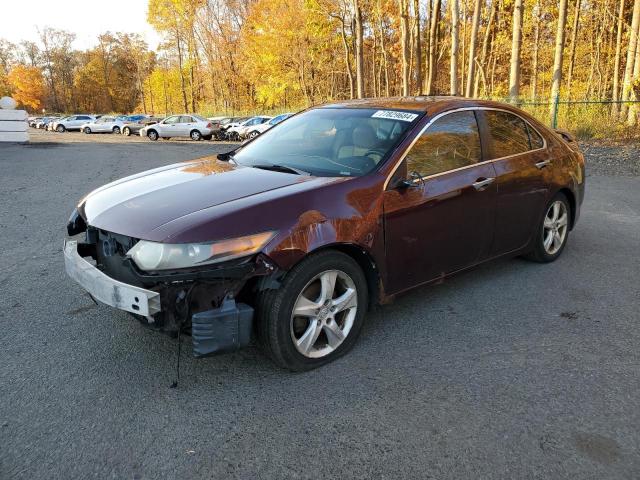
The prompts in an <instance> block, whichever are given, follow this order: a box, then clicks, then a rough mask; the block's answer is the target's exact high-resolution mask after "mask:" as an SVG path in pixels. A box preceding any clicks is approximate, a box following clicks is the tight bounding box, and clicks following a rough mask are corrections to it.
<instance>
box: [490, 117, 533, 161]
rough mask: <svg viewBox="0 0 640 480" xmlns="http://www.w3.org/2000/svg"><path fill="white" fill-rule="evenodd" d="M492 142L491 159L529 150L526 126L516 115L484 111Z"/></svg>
mask: <svg viewBox="0 0 640 480" xmlns="http://www.w3.org/2000/svg"><path fill="white" fill-rule="evenodd" d="M485 118H486V119H487V125H488V127H489V134H490V135H491V140H492V142H493V155H492V158H502V157H508V156H509V155H516V154H518V153H523V152H526V151H528V150H531V146H530V145H529V133H528V132H527V125H526V124H525V122H524V120H522V119H521V118H520V117H518V116H517V115H513V114H512V113H508V112H500V111H496V110H487V111H485Z"/></svg>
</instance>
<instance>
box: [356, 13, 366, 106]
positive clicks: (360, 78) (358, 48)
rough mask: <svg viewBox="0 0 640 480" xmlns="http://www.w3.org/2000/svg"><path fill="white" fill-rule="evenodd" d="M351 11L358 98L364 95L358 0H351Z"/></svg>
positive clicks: (360, 18) (361, 37)
mask: <svg viewBox="0 0 640 480" xmlns="http://www.w3.org/2000/svg"><path fill="white" fill-rule="evenodd" d="M353 12H354V16H355V23H356V85H357V87H358V98H363V97H364V52H363V37H364V31H363V27H362V9H361V8H360V0H353Z"/></svg>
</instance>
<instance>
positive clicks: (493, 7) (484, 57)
mask: <svg viewBox="0 0 640 480" xmlns="http://www.w3.org/2000/svg"><path fill="white" fill-rule="evenodd" d="M497 10H498V0H493V2H492V3H491V13H489V20H488V21H487V29H486V30H485V32H484V39H483V41H482V53H481V54H480V66H481V67H482V68H483V69H484V68H486V65H487V58H488V57H487V55H488V53H489V42H490V40H491V29H492V28H493V23H494V21H495V17H496V11H497ZM483 78H485V94H486V74H483ZM478 87H479V78H477V77H476V81H475V84H474V86H473V96H474V97H477V96H478V92H479V90H478Z"/></svg>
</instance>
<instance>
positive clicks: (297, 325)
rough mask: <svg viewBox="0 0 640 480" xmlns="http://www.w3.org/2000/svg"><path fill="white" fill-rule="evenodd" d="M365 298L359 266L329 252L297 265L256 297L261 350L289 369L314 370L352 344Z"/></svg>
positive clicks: (358, 328) (336, 356) (343, 351)
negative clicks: (281, 279)
mask: <svg viewBox="0 0 640 480" xmlns="http://www.w3.org/2000/svg"><path fill="white" fill-rule="evenodd" d="M368 301H369V292H368V289H367V281H366V278H365V276H364V273H363V272H362V269H361V268H360V266H359V265H358V264H357V262H356V261H355V260H353V259H352V258H351V257H349V256H348V255H346V254H344V253H341V252H337V251H334V250H327V251H324V252H320V253H316V254H313V255H311V256H309V257H307V258H306V259H304V260H303V261H302V262H300V263H299V264H298V265H296V266H295V267H294V268H293V269H291V271H289V273H287V275H286V276H285V277H284V280H283V281H282V285H281V286H280V288H278V289H276V290H273V289H267V290H265V291H264V292H262V294H261V295H260V298H259V301H258V308H257V310H258V322H257V334H258V337H259V340H260V343H261V344H262V346H263V348H264V350H265V351H266V353H267V354H268V355H269V356H270V357H271V358H272V360H273V361H274V362H275V363H276V364H277V365H279V366H281V367H283V368H287V369H289V370H292V371H305V370H311V369H313V368H317V367H319V366H321V365H324V364H326V363H328V362H331V361H333V360H335V359H336V358H338V357H340V356H342V355H344V354H345V353H346V352H348V351H349V350H350V349H351V348H352V347H353V345H354V344H355V342H356V340H357V337H358V335H359V333H360V330H361V328H362V325H363V323H364V316H365V313H366V309H367V306H368Z"/></svg>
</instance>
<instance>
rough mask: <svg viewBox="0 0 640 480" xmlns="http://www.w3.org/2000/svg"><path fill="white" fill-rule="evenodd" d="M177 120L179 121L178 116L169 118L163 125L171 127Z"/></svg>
mask: <svg viewBox="0 0 640 480" xmlns="http://www.w3.org/2000/svg"><path fill="white" fill-rule="evenodd" d="M179 119H180V117H178V116H174V117H169V118H167V119H166V120H165V121H164V122H163V123H166V124H168V125H173V124H174V123H178V120H179Z"/></svg>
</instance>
